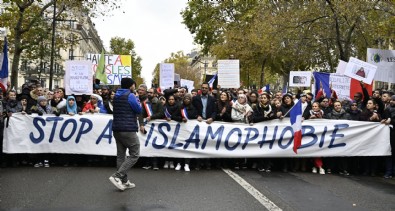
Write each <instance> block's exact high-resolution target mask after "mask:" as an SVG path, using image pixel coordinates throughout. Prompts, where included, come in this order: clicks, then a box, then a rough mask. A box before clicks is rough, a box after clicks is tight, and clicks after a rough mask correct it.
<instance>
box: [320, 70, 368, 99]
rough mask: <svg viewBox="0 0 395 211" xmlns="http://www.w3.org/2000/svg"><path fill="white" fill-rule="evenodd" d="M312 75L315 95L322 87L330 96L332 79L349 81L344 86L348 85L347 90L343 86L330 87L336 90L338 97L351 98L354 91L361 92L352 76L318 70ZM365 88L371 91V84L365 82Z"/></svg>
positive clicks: (358, 83)
mask: <svg viewBox="0 0 395 211" xmlns="http://www.w3.org/2000/svg"><path fill="white" fill-rule="evenodd" d="M313 76H314V88H315V93H314V94H315V96H317V92H318V91H319V90H320V89H323V91H324V92H325V94H326V96H327V97H329V96H331V81H334V83H336V81H338V80H341V81H343V80H347V81H350V82H349V83H348V84H346V85H347V86H346V87H349V90H348V89H347V90H345V89H344V86H339V87H337V86H333V87H332V89H333V90H335V91H336V93H337V95H338V96H339V98H347V99H353V96H354V94H355V93H357V92H362V88H361V85H360V82H359V81H358V80H355V79H353V78H349V77H348V76H342V75H339V74H334V73H320V72H314V73H313ZM335 78H336V79H335ZM341 87H343V89H341ZM365 88H366V90H368V93H372V85H370V84H365ZM345 91H346V92H345ZM344 93H345V95H344Z"/></svg>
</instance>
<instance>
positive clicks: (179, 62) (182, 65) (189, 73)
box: [153, 51, 201, 86]
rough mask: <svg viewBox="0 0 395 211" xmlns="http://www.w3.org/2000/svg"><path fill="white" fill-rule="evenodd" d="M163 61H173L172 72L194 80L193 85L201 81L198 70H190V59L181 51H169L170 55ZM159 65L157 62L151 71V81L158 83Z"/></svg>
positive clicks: (182, 77)
mask: <svg viewBox="0 0 395 211" xmlns="http://www.w3.org/2000/svg"><path fill="white" fill-rule="evenodd" d="M164 63H174V72H175V73H176V74H179V75H180V78H181V79H186V80H191V81H194V84H195V86H196V85H197V84H200V83H201V80H200V75H201V74H200V72H198V71H196V70H192V68H191V66H190V63H191V59H190V58H189V57H188V56H187V55H185V54H184V52H183V51H178V52H177V53H171V55H170V57H169V58H167V59H165V60H164ZM159 65H160V64H157V65H156V67H155V69H154V71H153V76H154V78H153V82H154V84H156V85H159Z"/></svg>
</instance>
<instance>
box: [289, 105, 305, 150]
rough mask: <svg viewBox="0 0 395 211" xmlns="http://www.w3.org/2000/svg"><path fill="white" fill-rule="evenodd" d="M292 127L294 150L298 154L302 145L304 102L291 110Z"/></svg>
mask: <svg viewBox="0 0 395 211" xmlns="http://www.w3.org/2000/svg"><path fill="white" fill-rule="evenodd" d="M290 116H291V126H292V129H293V131H294V147H293V150H294V152H295V153H296V154H298V148H299V147H300V146H301V145H302V102H301V101H300V100H298V102H297V103H296V104H295V105H294V106H293V107H292V108H291V111H290Z"/></svg>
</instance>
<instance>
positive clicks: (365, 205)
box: [0, 167, 395, 211]
mask: <svg viewBox="0 0 395 211" xmlns="http://www.w3.org/2000/svg"><path fill="white" fill-rule="evenodd" d="M114 170H115V168H111V167H50V168H33V167H18V168H5V169H0V208H1V209H3V210H216V211H220V210H226V211H230V210H268V209H270V210H272V209H278V210H395V200H394V199H395V179H383V178H380V177H358V176H349V177H345V176H340V175H317V174H312V173H282V172H271V173H260V172H257V171H253V170H237V171H236V170H200V171H191V172H189V173H186V172H183V171H180V172H176V171H174V170H163V169H161V170H159V171H153V170H143V169H140V168H133V169H132V170H131V171H130V177H131V178H130V179H131V180H132V181H133V182H134V183H136V188H134V189H131V190H127V191H124V192H120V191H118V190H117V189H116V188H115V186H113V185H112V184H111V183H110V182H109V180H108V177H109V176H110V175H111V174H112V173H113V171H114ZM230 175H236V176H239V177H241V178H240V180H241V182H240V181H237V180H235V179H234V178H232V177H231V176H230ZM246 184H248V185H250V186H247V187H246V186H245V185H246ZM251 193H253V194H251ZM254 195H255V197H256V196H258V197H261V199H262V197H263V198H264V199H266V200H268V201H270V203H272V204H273V205H274V207H267V206H266V207H265V203H262V200H259V198H255V197H254Z"/></svg>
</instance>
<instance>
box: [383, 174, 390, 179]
mask: <svg viewBox="0 0 395 211" xmlns="http://www.w3.org/2000/svg"><path fill="white" fill-rule="evenodd" d="M391 178H392V176H391V174H385V175H384V179H391Z"/></svg>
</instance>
